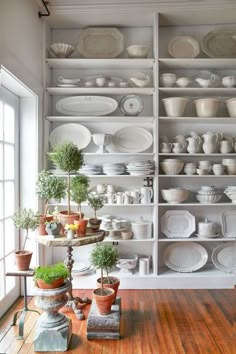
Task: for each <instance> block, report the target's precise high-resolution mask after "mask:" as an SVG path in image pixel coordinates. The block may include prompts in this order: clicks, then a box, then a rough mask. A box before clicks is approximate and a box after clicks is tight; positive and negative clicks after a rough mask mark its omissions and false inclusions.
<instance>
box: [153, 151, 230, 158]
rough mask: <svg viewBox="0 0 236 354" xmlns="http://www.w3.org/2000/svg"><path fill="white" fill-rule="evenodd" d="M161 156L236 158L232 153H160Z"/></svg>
mask: <svg viewBox="0 0 236 354" xmlns="http://www.w3.org/2000/svg"><path fill="white" fill-rule="evenodd" d="M159 156H171V157H175V156H189V157H200V156H206V157H211V156H213V157H215V156H221V157H225V156H232V157H236V153H235V152H231V153H229V154H221V153H214V154H205V153H196V154H190V153H188V152H184V153H183V152H182V153H179V154H175V153H173V152H172V153H163V152H161V153H159Z"/></svg>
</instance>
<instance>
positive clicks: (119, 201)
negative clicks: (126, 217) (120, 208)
mask: <svg viewBox="0 0 236 354" xmlns="http://www.w3.org/2000/svg"><path fill="white" fill-rule="evenodd" d="M116 204H124V193H122V192H118V193H116Z"/></svg>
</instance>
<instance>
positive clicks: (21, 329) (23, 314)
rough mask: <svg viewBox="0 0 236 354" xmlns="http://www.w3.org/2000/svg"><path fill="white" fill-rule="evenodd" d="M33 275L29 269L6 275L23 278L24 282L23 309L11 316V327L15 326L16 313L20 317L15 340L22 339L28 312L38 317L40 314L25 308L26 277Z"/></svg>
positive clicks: (32, 271)
mask: <svg viewBox="0 0 236 354" xmlns="http://www.w3.org/2000/svg"><path fill="white" fill-rule="evenodd" d="M33 275H34V270H33V269H29V270H14V271H10V272H7V273H6V276H12V277H23V280H24V288H23V291H24V292H23V295H24V308H23V309H21V310H18V311H16V312H15V314H14V316H13V322H12V324H11V326H15V324H16V321H17V315H18V313H21V315H20V317H19V318H20V320H19V336H18V338H17V339H23V338H24V337H23V334H24V323H25V317H26V314H27V312H28V311H31V312H37V313H38V314H39V315H40V312H39V311H37V310H33V309H29V308H28V306H27V277H32V276H33Z"/></svg>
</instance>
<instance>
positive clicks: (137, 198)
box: [130, 189, 141, 204]
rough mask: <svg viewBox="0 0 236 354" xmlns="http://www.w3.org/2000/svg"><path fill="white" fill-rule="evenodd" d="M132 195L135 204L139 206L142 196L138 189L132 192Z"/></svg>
mask: <svg viewBox="0 0 236 354" xmlns="http://www.w3.org/2000/svg"><path fill="white" fill-rule="evenodd" d="M130 195H131V198H132V203H133V204H139V203H140V198H141V195H140V191H139V190H138V189H136V190H134V191H131V193H130Z"/></svg>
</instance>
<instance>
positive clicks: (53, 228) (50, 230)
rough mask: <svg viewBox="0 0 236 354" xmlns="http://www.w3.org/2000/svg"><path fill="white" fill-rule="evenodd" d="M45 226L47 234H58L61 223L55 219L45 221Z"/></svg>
mask: <svg viewBox="0 0 236 354" xmlns="http://www.w3.org/2000/svg"><path fill="white" fill-rule="evenodd" d="M45 228H46V232H47V234H48V235H53V236H57V235H60V232H61V229H62V224H61V223H60V222H58V221H57V220H56V219H52V220H50V221H46V222H45Z"/></svg>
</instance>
